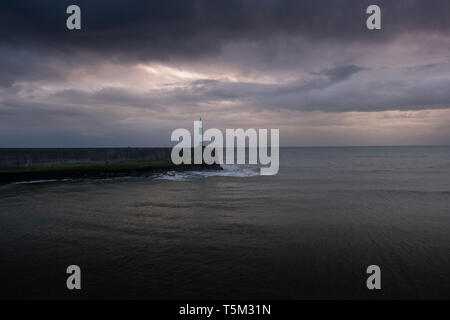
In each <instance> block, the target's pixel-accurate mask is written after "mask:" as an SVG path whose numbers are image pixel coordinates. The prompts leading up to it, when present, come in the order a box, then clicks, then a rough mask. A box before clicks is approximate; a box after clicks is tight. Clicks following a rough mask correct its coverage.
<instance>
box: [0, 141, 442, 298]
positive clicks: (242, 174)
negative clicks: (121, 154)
mask: <svg viewBox="0 0 450 320" xmlns="http://www.w3.org/2000/svg"><path fill="white" fill-rule="evenodd" d="M224 169H225V170H224V171H221V172H184V173H174V172H170V173H168V174H159V175H153V176H149V177H138V178H136V177H134V178H131V177H130V178H120V179H110V180H77V181H49V182H45V181H36V182H33V183H17V184H9V185H2V186H0V283H1V287H0V298H39V299H45V298H63V299H66V298H67V299H72V298H124V299H135V298H136V299H137V298H139V299H146V298H147V299H316V298H325V299H335V298H340V299H342V298H343V299H347V298H349V299H355V298H363V299H380V298H393V299H401V298H446V299H449V298H450V147H367V148H366V147H360V148H356V147H355V148H282V149H281V150H280V171H279V174H278V175H276V176H260V175H259V169H258V168H257V167H253V166H225V168H224ZM72 264H76V265H79V266H80V267H81V270H82V290H81V291H76V292H74V291H68V290H67V289H66V276H67V275H66V267H67V266H68V265H72ZM373 264H375V265H379V266H380V268H381V283H382V289H381V290H378V291H369V290H368V289H367V288H366V279H367V277H368V275H367V274H366V268H367V267H368V266H369V265H373Z"/></svg>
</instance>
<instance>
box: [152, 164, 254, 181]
mask: <svg viewBox="0 0 450 320" xmlns="http://www.w3.org/2000/svg"><path fill="white" fill-rule="evenodd" d="M221 167H222V168H223V170H211V171H209V170H204V171H203V170H202V171H184V172H177V171H169V172H167V173H165V174H161V175H158V176H157V177H155V179H156V180H171V181H189V180H194V179H204V178H208V177H239V178H245V177H253V176H257V175H259V167H256V166H255V167H248V166H239V165H221Z"/></svg>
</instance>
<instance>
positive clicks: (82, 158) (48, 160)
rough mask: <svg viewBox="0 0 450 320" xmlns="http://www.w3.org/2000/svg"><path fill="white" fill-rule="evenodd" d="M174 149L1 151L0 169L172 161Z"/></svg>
mask: <svg viewBox="0 0 450 320" xmlns="http://www.w3.org/2000/svg"><path fill="white" fill-rule="evenodd" d="M170 153H171V148H48V149H47V148H45V149H44V148H42V149H41V148H0V168H17V167H27V166H35V165H57V164H86V163H120V162H152V161H170Z"/></svg>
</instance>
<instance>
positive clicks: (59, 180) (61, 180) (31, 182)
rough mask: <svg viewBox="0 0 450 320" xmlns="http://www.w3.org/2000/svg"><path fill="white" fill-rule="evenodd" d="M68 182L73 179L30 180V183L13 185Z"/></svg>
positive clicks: (23, 182)
mask: <svg viewBox="0 0 450 320" xmlns="http://www.w3.org/2000/svg"><path fill="white" fill-rule="evenodd" d="M66 181H72V179H47V180H30V181H19V182H13V183H11V184H35V183H48V182H66Z"/></svg>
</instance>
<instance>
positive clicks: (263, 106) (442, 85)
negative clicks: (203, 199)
mask: <svg viewBox="0 0 450 320" xmlns="http://www.w3.org/2000/svg"><path fill="white" fill-rule="evenodd" d="M70 4H77V5H79V6H80V7H81V10H82V30H79V31H69V30H67V29H66V27H65V20H66V18H67V15H66V14H65V10H66V8H67V6H68V5H70ZM370 4H378V5H379V6H380V7H381V9H382V30H381V31H369V30H367V29H366V27H365V20H366V17H367V15H366V14H365V9H366V8H367V6H368V5H370ZM448 12H450V2H449V1H447V0H435V1H425V0H396V1H392V0H390V1H382V0H378V1H370V2H369V1H364V0H339V1H337V0H314V1H313V0H303V1H302V0H292V1H287V0H286V1H280V0H258V1H256V0H251V1H248V0H247V1H246V0H239V1H238V0H227V1H222V0H220V1H219V0H217V1H214V0H201V1H200V0H197V1H195V0H192V1H175V0H165V1H138V0H134V1H106V0H105V1H80V0H73V1H62V0H61V1H50V0H40V1H24V0H14V1H8V0H7V1H2V2H1V4H0V70H1V72H0V147H29V146H36V147H37V146H48V147H56V146H128V145H130V146H164V145H169V144H170V141H169V138H170V133H171V131H172V130H173V129H174V128H177V127H190V126H192V120H193V119H196V118H198V117H200V116H202V117H203V118H205V119H206V121H207V122H206V125H207V126H210V127H212V126H213V127H218V128H225V127H243V128H246V127H269V128H270V127H276V128H280V129H281V131H280V132H281V143H282V144H283V145H384V144H388V145H391V144H449V143H450V140H449V137H450V126H449V125H448V124H449V121H450V90H449V88H450V19H448V16H447V15H448Z"/></svg>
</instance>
